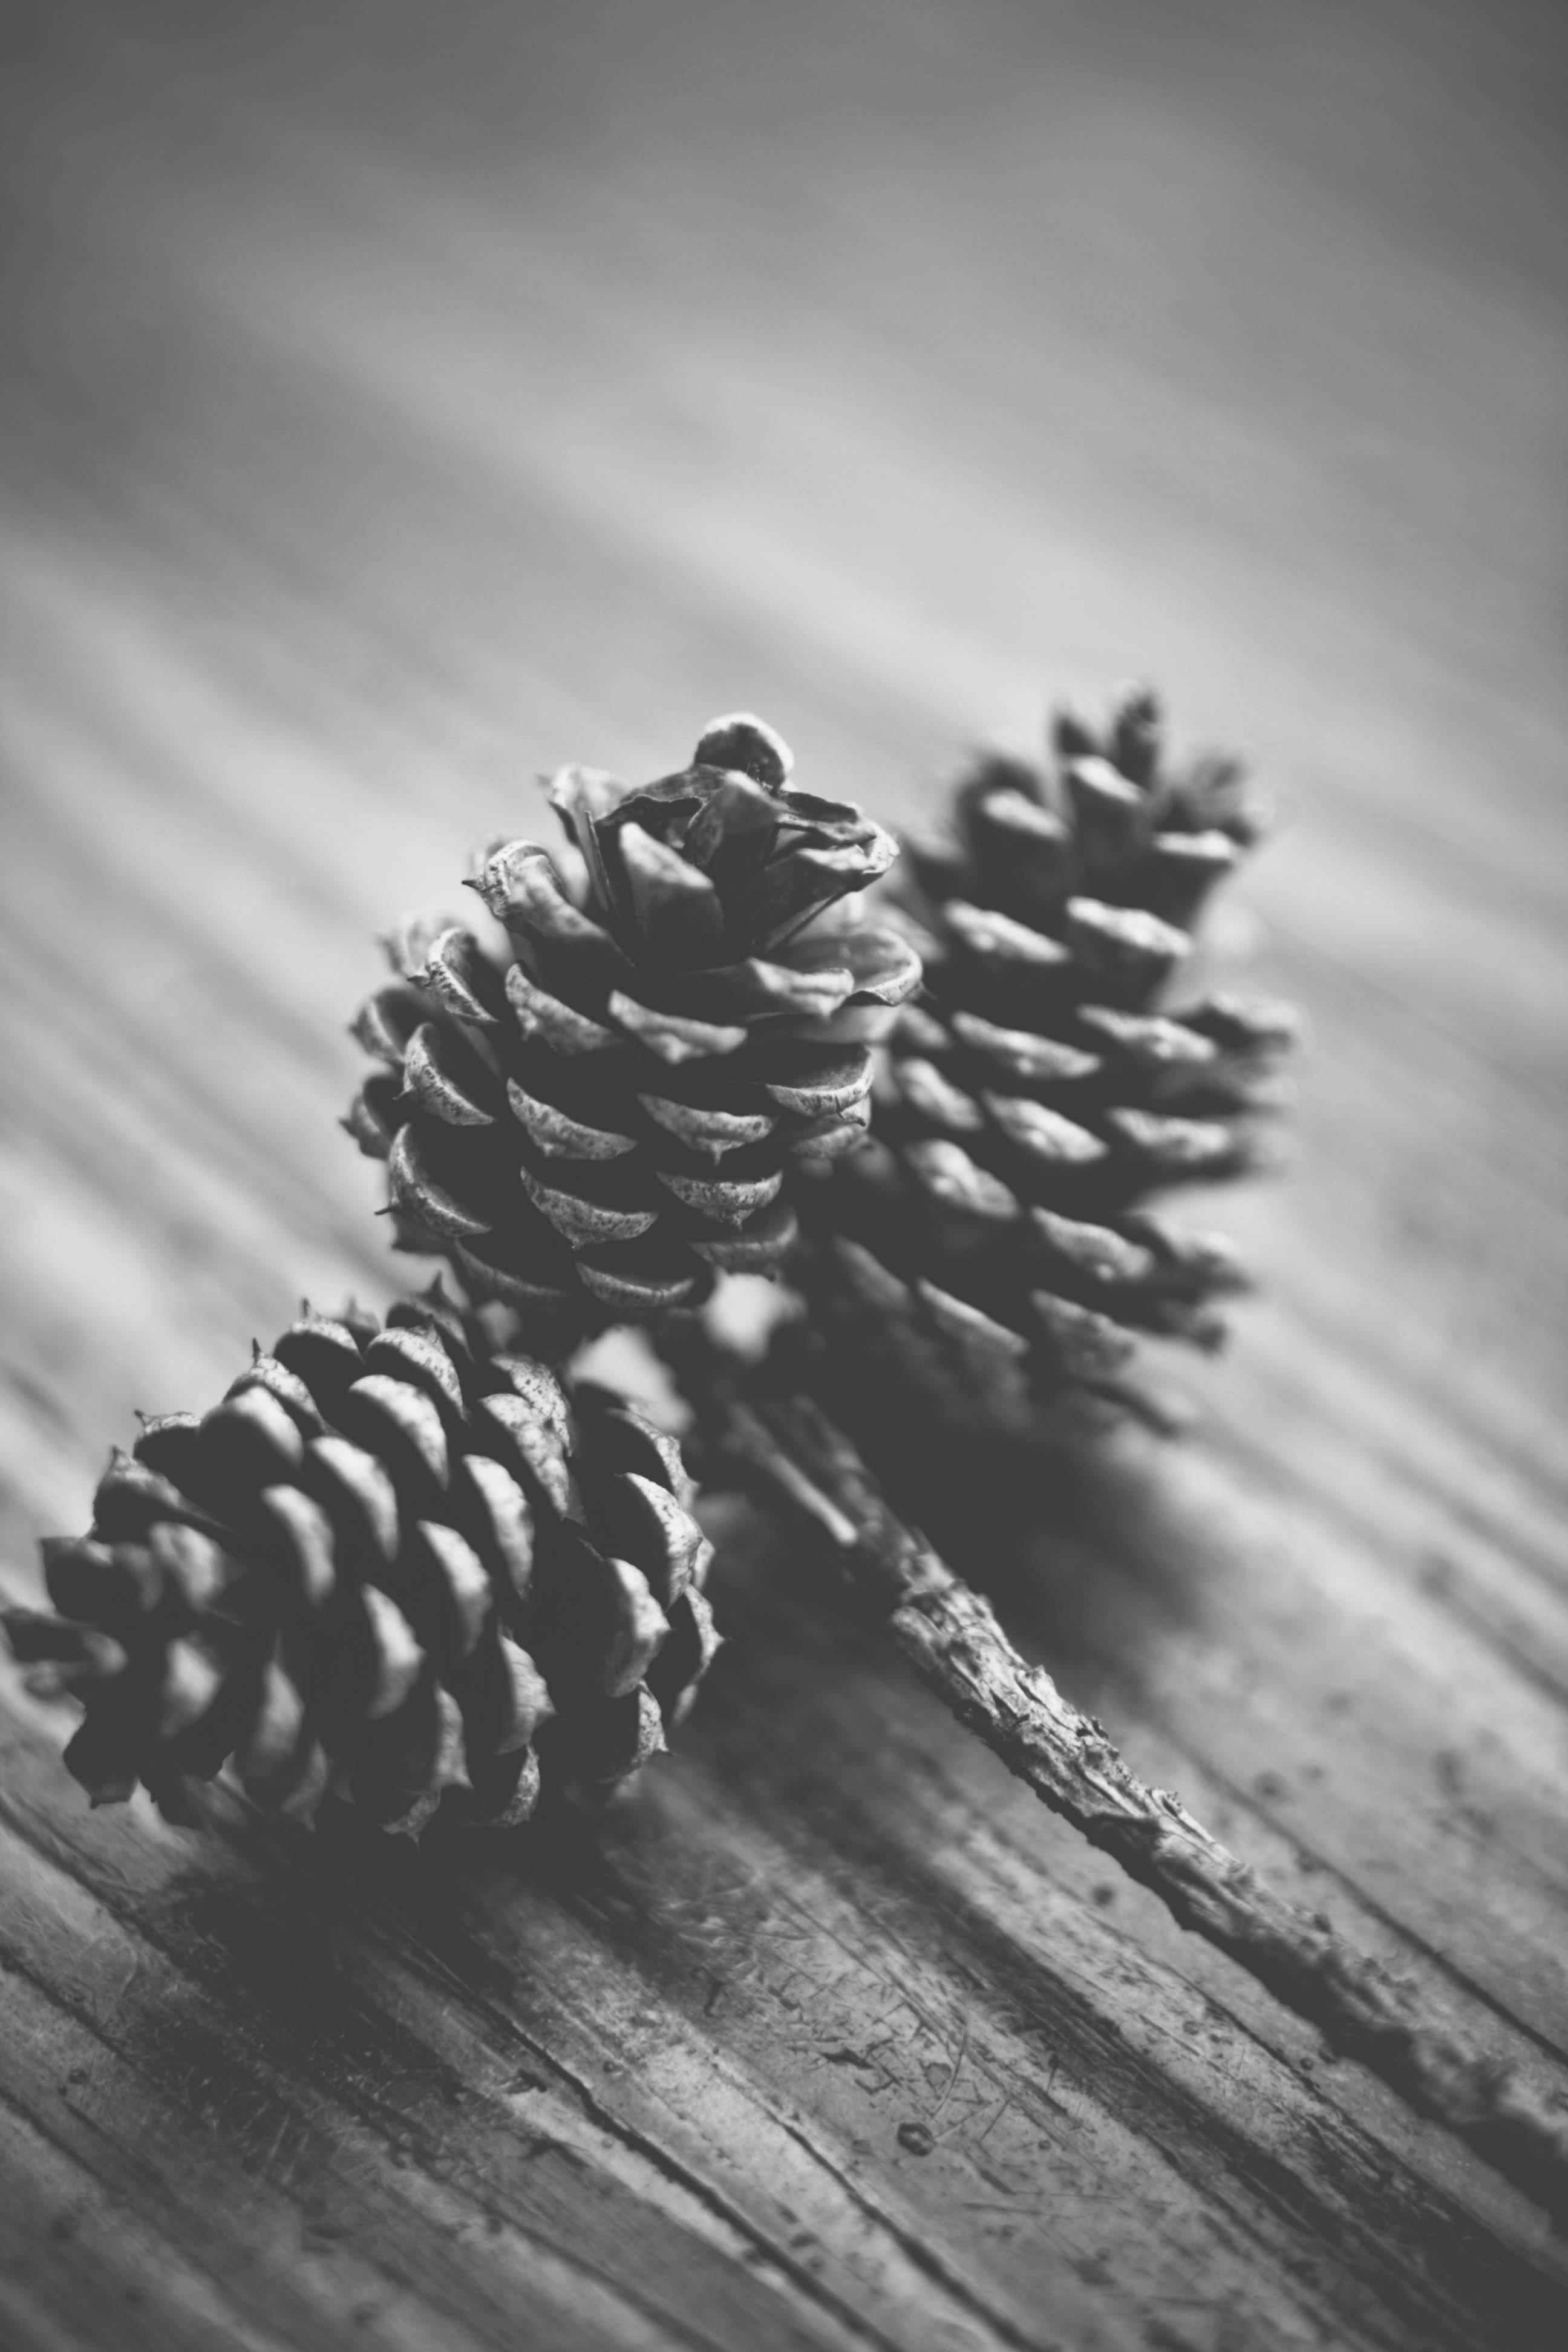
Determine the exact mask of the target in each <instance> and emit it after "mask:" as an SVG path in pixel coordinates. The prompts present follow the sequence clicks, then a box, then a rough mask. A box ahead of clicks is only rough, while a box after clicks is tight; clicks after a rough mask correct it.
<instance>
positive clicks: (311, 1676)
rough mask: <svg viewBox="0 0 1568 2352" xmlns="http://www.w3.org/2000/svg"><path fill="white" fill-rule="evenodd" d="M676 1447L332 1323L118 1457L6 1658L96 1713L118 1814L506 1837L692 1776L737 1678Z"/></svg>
mask: <svg viewBox="0 0 1568 2352" xmlns="http://www.w3.org/2000/svg"><path fill="white" fill-rule="evenodd" d="M689 1500H690V1489H689V1484H688V1482H687V1479H686V1476H685V1473H684V1471H683V1469H682V1467H681V1462H680V1455H679V1448H678V1447H677V1446H676V1444H675V1443H674V1441H673V1440H672V1439H670V1438H668V1437H667V1436H665V1435H664V1434H663V1433H660V1432H659V1431H658V1430H656V1429H655V1428H654V1427H653V1426H652V1424H651V1423H647V1421H645V1420H644V1419H643V1418H642V1416H641V1415H640V1414H638V1413H637V1412H634V1411H632V1410H631V1408H630V1407H629V1406H627V1405H626V1404H625V1403H624V1402H622V1401H621V1400H620V1399H618V1398H616V1397H615V1396H613V1395H611V1394H610V1393H609V1392H608V1391H604V1390H599V1389H595V1388H592V1387H589V1386H588V1385H586V1384H584V1385H582V1386H580V1387H579V1388H578V1389H577V1390H576V1391H575V1392H574V1393H568V1391H565V1390H563V1387H562V1386H561V1384H560V1382H559V1381H557V1380H556V1379H555V1378H554V1376H553V1375H552V1373H551V1372H549V1371H547V1370H545V1369H544V1368H543V1367H542V1365H540V1364H537V1363H534V1362H532V1361H531V1360H529V1359H527V1358H525V1357H509V1356H503V1355H489V1354H488V1353H487V1352H486V1351H485V1350H484V1349H483V1348H482V1346H481V1344H480V1343H479V1335H478V1333H477V1331H474V1330H472V1329H471V1328H470V1327H466V1326H465V1324H464V1323H463V1321H462V1320H461V1318H459V1317H458V1315H457V1313H456V1312H455V1311H454V1310H453V1309H452V1308H451V1307H449V1305H448V1304H447V1302H446V1301H445V1300H444V1299H442V1298H441V1297H440V1294H439V1291H438V1289H437V1291H434V1292H433V1293H432V1294H431V1295H430V1296H429V1297H426V1299H424V1300H421V1301H411V1302H405V1303H404V1304H402V1305H399V1306H397V1307H394V1308H393V1309H392V1311H391V1313H390V1314H389V1315H388V1317H387V1318H386V1323H385V1326H384V1328H383V1327H382V1326H380V1325H379V1324H377V1322H376V1321H375V1319H374V1318H373V1317H369V1316H363V1315H361V1314H359V1313H357V1312H356V1311H355V1310H353V1309H352V1308H351V1309H350V1310H348V1311H347V1312H346V1313H345V1314H344V1315H342V1317H340V1318H335V1319H334V1318H326V1317H322V1316H318V1315H312V1314H311V1313H310V1311H309V1309H307V1310H306V1311H305V1313H304V1315H303V1316H302V1318H301V1319H300V1321H299V1322H297V1323H295V1324H293V1325H292V1326H291V1327H290V1328H289V1330H287V1331H285V1332H284V1334H283V1336H282V1338H281V1339H279V1340H278V1342H277V1344H276V1346H275V1347H274V1348H273V1349H272V1351H271V1352H270V1354H263V1353H261V1352H260V1351H259V1350H258V1352H257V1354H256V1357H255V1360H254V1361H253V1362H252V1363H251V1365H250V1366H249V1368H248V1370H246V1371H245V1372H243V1373H241V1375H240V1377H239V1379H238V1380H237V1381H235V1383H234V1385H233V1387H232V1388H231V1389H230V1390H229V1391H228V1393H227V1395H226V1397H225V1398H224V1400H223V1402H221V1403H220V1404H218V1405H217V1406H216V1407H215V1409H214V1410H213V1411H212V1412H209V1413H207V1414H206V1415H205V1417H203V1418H201V1419H199V1420H198V1419H197V1418H196V1417H195V1415H194V1414H191V1413H174V1414H171V1415H169V1416H167V1417H166V1418H163V1419H161V1420H155V1421H149V1422H147V1423H146V1424H145V1426H144V1428H143V1431H142V1436H141V1437H140V1438H139V1440H138V1441H137V1444H136V1445H135V1447H134V1449H133V1451H132V1453H130V1454H125V1453H122V1452H120V1451H119V1450H118V1449H117V1450H116V1452H115V1454H114V1456H113V1459H112V1460H111V1462H110V1467H109V1470H108V1471H107V1473H106V1474H105V1475H104V1478H103V1480H102V1482H101V1483H100V1486H99V1489H98V1493H97V1496H96V1497H95V1500H94V1507H93V1525H92V1528H91V1530H90V1532H89V1534H88V1535H86V1536H82V1537H78V1538H69V1537H59V1538H52V1539H50V1540H48V1541H47V1542H46V1543H45V1545H44V1558H45V1570H46V1580H47V1587H48V1592H49V1597H50V1599H51V1600H52V1601H54V1603H55V1606H56V1608H57V1609H58V1612H60V1613H59V1614H58V1616H51V1615H48V1614H46V1613H44V1612H34V1611H26V1610H14V1611H10V1612H6V1615H5V1629H6V1632H7V1633H8V1635H9V1638H10V1642H11V1646H12V1649H13V1651H14V1653H15V1654H16V1656H17V1657H18V1658H19V1659H21V1660H22V1661H24V1662H25V1663H27V1664H33V1665H34V1666H35V1668H36V1672H35V1676H34V1681H35V1685H37V1686H41V1687H44V1688H46V1689H47V1690H48V1691H49V1692H51V1693H58V1694H68V1695H70V1696H73V1697H74V1698H76V1699H77V1700H78V1701H79V1703H80V1705H81V1706H82V1709H83V1719H82V1722H81V1725H80V1727H79V1729H78V1731H77V1733H76V1735H75V1737H74V1738H73V1739H72V1740H71V1743H70V1745H69V1747H68V1748H67V1750H66V1761H67V1763H68V1766H69V1767H70V1769H71V1770H72V1772H74V1773H75V1775H76V1777H77V1779H78V1780H79V1781H80V1782H81V1783H82V1785H83V1786H84V1788H86V1790H88V1792H89V1796H90V1797H91V1799H92V1801H93V1802H94V1804H101V1803H105V1802H108V1801H113V1800H117V1799H123V1798H126V1797H129V1796H130V1795H131V1793H132V1790H134V1789H135V1787H136V1785H137V1783H138V1782H139V1781H140V1782H142V1784H143V1785H144V1786H145V1787H146V1788H147V1789H148V1790H150V1791H151V1793H152V1795H153V1798H154V1800H155V1801H156V1802H157V1803H158V1805H159V1807H160V1808H161V1810H162V1811H163V1812H164V1813H165V1814H166V1815H167V1816H168V1817H169V1818H170V1819H172V1820H174V1821H181V1822H184V1821H190V1820H193V1819H197V1818H199V1809H198V1808H197V1806H196V1805H195V1790H194V1788H193V1785H192V1784H193V1783H195V1782H198V1781H201V1780H210V1779H212V1778H213V1776H214V1775H215V1774H216V1773H217V1772H218V1771H219V1770H220V1769H222V1767H223V1766H224V1765H225V1764H226V1763H227V1762H229V1761H230V1760H231V1759H232V1763H233V1768H234V1770H235V1772H236V1774H237V1778H238V1780H239V1781H240V1783H241V1785H242V1786H243V1787H244V1788H245V1789H246V1790H247V1792H248V1793H249V1795H250V1796H251V1797H252V1798H253V1799H255V1800H256V1801H257V1802H258V1803H259V1804H262V1805H264V1806H266V1807H268V1808H269V1809H271V1810H274V1811H279V1812H282V1813H287V1814H291V1815H295V1816H299V1817H302V1818H307V1819H308V1818H310V1816H312V1815H313V1814H314V1813H315V1811H316V1810H317V1808H318V1806H319V1805H320V1804H321V1801H322V1799H323V1797H325V1796H328V1795H331V1796H332V1797H335V1798H339V1799H346V1800H347V1801H350V1802H351V1803H352V1804H353V1805H354V1806H356V1807H358V1808H359V1809H360V1810H361V1811H363V1812H364V1813H366V1814H368V1815H369V1816H370V1817H371V1819H372V1820H374V1821H375V1822H378V1823H380V1824H381V1826H382V1827H383V1828H384V1829H388V1830H398V1831H404V1832H413V1833H417V1832H419V1831H421V1830H422V1829H424V1828H425V1827H426V1824H427V1823H429V1822H431V1821H432V1819H433V1818H434V1817H435V1816H436V1814H437V1809H439V1814H440V1818H441V1821H442V1822H443V1824H445V1823H447V1822H468V1823H474V1824H479V1825H486V1826H491V1827H510V1826H511V1825H512V1824H514V1823H516V1822H521V1821H524V1820H526V1819H527V1817H528V1815H529V1814H530V1813H531V1811H532V1810H533V1808H534V1805H535V1803H536V1801H537V1800H538V1797H539V1793H540V1788H541V1780H542V1776H543V1777H544V1779H545V1780H553V1781H557V1782H560V1783H563V1784H566V1783H571V1784H579V1785H584V1786H587V1787H591V1788H605V1787H608V1786H611V1785H613V1784H615V1783H616V1782H617V1781H619V1780H623V1779H625V1778H626V1777H627V1776H629V1775H630V1774H631V1773H633V1772H635V1771H636V1770H637V1767H638V1766H639V1765H640V1764H641V1763H642V1762H643V1761H644V1760H645V1759H647V1757H649V1756H650V1755H652V1754H653V1753H655V1752H656V1751H657V1750H658V1749H659V1748H662V1747H663V1746H664V1744H665V1741H664V1733H665V1729H666V1727H667V1726H668V1725H670V1724H672V1723H674V1722H675V1721H676V1720H677V1718H678V1717H679V1716H680V1714H681V1713H682V1712H683V1711H684V1709H685V1707H686V1706H687V1704H688V1703H689V1698H690V1696H691V1694H692V1691H693V1689H694V1686H695V1685H696V1683H697V1681H698V1679H699V1677H700V1675H701V1674H702V1673H703V1671H704V1669H705V1668H706V1666H707V1664H708V1663H709V1661H710V1658H711V1656H712V1654H713V1652H714V1649H715V1647H716V1646H717V1637H716V1636H715V1634H714V1632H713V1627H712V1619H711V1616H710V1612H709V1609H708V1604H707V1602H706V1601H704V1600H703V1598H702V1593H701V1590H700V1587H701V1583H702V1580H703V1577H704V1575H705V1573H706V1570H707V1565H708V1561H709V1559H710V1556H711V1548H710V1545H709V1544H708V1543H707V1542H706V1541H705V1539H704V1538H703V1537H702V1534H701V1531H700V1528H699V1527H698V1525H697V1523H696V1521H695V1520H694V1519H693V1518H692V1517H691V1516H690V1513H689V1508H688V1506H689Z"/></svg>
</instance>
